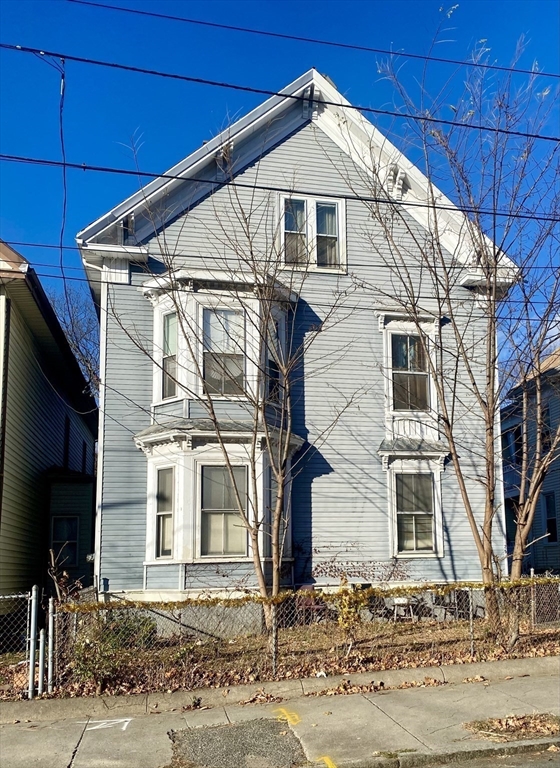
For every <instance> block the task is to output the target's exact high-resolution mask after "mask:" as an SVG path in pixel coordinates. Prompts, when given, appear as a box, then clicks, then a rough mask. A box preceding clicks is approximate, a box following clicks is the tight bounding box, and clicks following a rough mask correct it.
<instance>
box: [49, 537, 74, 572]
mask: <svg viewBox="0 0 560 768" xmlns="http://www.w3.org/2000/svg"><path fill="white" fill-rule="evenodd" d="M53 549H54V556H55V558H56V562H57V564H58V565H59V566H66V567H68V566H71V565H77V564H78V544H77V542H76V541H63V542H56V543H55V542H53Z"/></svg>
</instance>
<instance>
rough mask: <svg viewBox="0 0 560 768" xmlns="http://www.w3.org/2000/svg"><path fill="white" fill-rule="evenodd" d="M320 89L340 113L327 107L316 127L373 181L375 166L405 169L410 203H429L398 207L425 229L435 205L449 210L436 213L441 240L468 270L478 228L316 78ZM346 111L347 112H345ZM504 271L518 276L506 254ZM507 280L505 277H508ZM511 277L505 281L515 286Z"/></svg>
mask: <svg viewBox="0 0 560 768" xmlns="http://www.w3.org/2000/svg"><path fill="white" fill-rule="evenodd" d="M316 80H318V81H320V82H318V85H319V87H320V91H321V96H322V97H323V98H324V100H325V101H331V102H332V101H338V102H339V103H340V106H341V107H342V108H341V109H338V108H337V107H334V106H330V105H329V106H327V107H326V108H325V109H324V110H323V111H322V112H321V113H320V114H319V116H318V119H317V121H316V124H317V125H318V127H319V128H321V130H323V131H324V133H325V134H326V135H327V136H329V138H331V139H332V140H333V141H334V142H335V143H336V144H337V146H338V147H339V148H340V149H342V151H343V152H345V153H346V154H347V155H349V156H350V157H351V159H352V160H353V161H354V162H355V163H356V164H357V165H358V167H360V168H361V169H362V170H363V171H365V172H366V173H367V174H368V175H369V176H370V177H373V175H374V173H373V168H372V163H373V162H375V163H377V165H378V173H379V169H380V168H381V169H383V168H387V169H389V168H390V166H391V165H394V164H396V165H397V166H398V167H399V169H402V170H403V171H404V172H405V174H406V176H407V180H408V182H409V184H410V191H409V192H408V193H407V199H409V200H410V201H411V202H415V203H426V206H427V207H426V208H423V207H421V206H406V202H407V200H406V199H405V200H403V202H402V203H400V201H399V202H398V203H397V204H404V207H405V208H406V210H407V212H408V213H409V214H410V215H411V216H412V217H413V218H414V219H415V220H416V221H417V222H418V223H419V224H421V225H422V226H423V227H424V228H425V229H430V218H431V216H432V215H433V208H430V207H429V206H430V205H431V204H432V202H433V203H435V204H436V205H440V206H444V207H445V208H446V209H447V208H448V207H449V208H451V209H452V210H442V209H436V212H437V216H438V219H439V221H438V229H439V237H440V241H441V243H442V245H443V246H444V248H446V250H447V251H448V252H449V253H451V254H452V255H454V256H457V257H458V258H459V259H460V261H461V262H462V263H463V264H465V266H467V267H468V266H470V264H471V263H472V262H473V259H474V256H475V245H474V244H473V243H472V242H470V238H469V236H468V230H469V227H475V226H476V225H475V224H473V223H472V222H469V220H468V219H467V217H466V215H465V214H464V213H462V212H461V211H460V210H459V209H458V208H457V207H456V206H455V204H454V203H453V202H452V201H451V200H450V199H449V198H448V197H446V195H444V194H443V192H441V190H439V189H438V188H437V187H436V186H435V185H433V184H432V185H431V187H430V183H429V181H428V179H427V177H426V176H425V175H424V174H423V173H422V171H421V170H420V169H419V168H418V167H417V166H415V165H414V164H413V163H412V162H411V161H410V160H409V159H408V158H407V157H406V156H405V155H404V154H403V153H402V152H401V151H400V150H399V149H397V147H395V145H394V144H393V143H392V142H391V141H390V140H389V139H388V138H387V137H386V136H384V135H383V134H382V133H381V132H380V131H379V130H377V128H376V127H375V126H374V125H373V124H372V123H370V122H369V120H367V119H366V118H365V117H364V116H363V115H362V113H361V112H359V111H358V110H356V109H354V108H352V105H351V104H350V103H349V102H348V101H347V100H346V99H344V97H341V94H340V93H339V92H338V91H337V90H336V89H335V88H333V86H332V85H331V84H330V83H329V82H328V81H327V80H326V79H325V78H323V77H321V76H320V75H318V77H316ZM344 107H347V108H344ZM483 237H484V239H485V241H486V244H487V247H489V248H492V247H493V243H492V241H491V240H490V238H488V237H487V236H486V235H484V236H483ZM502 258H503V269H504V270H509V271H511V273H512V274H513V275H517V272H518V268H517V266H516V265H515V263H514V262H513V261H511V259H509V258H508V256H507V255H506V254H505V253H504V254H502ZM505 277H506V276H505ZM510 278H511V275H507V277H506V279H507V280H509V281H510V282H513V281H512V280H511V279H510Z"/></svg>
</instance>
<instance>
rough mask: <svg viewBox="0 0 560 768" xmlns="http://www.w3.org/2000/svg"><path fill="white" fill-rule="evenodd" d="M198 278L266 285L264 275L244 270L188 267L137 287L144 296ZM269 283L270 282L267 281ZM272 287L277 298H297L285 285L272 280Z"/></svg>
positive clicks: (152, 279) (154, 278) (167, 273)
mask: <svg viewBox="0 0 560 768" xmlns="http://www.w3.org/2000/svg"><path fill="white" fill-rule="evenodd" d="M191 280H200V281H201V282H209V283H237V284H243V285H247V286H248V287H250V286H257V287H258V286H259V285H266V284H267V281H266V275H262V276H261V275H254V274H253V273H252V272H248V271H246V270H225V269H205V268H203V267H192V268H189V269H186V268H183V269H177V270H175V271H174V272H166V273H165V274H163V275H155V276H154V277H152V278H150V279H149V280H146V281H145V282H144V283H142V286H141V288H140V289H139V290H140V291H141V292H142V293H143V294H144V296H146V297H149V296H150V295H153V294H154V293H156V294H161V293H165V291H169V290H171V289H172V288H173V286H174V285H175V284H176V283H178V282H181V281H191ZM268 284H269V285H270V282H269V283H268ZM274 289H275V291H276V292H277V294H278V300H280V301H291V302H294V301H296V299H297V296H296V294H295V293H291V292H290V291H289V290H288V289H287V288H286V287H285V286H283V285H282V284H281V283H279V282H278V281H277V280H274Z"/></svg>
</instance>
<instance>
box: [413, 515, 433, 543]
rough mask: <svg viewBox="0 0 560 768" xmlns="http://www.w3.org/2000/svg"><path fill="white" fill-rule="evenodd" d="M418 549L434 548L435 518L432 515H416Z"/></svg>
mask: <svg viewBox="0 0 560 768" xmlns="http://www.w3.org/2000/svg"><path fill="white" fill-rule="evenodd" d="M414 524H415V528H416V549H417V550H424V551H426V550H433V548H434V544H433V532H432V528H433V518H432V516H431V515H414Z"/></svg>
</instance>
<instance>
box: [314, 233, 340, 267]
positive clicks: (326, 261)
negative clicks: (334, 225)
mask: <svg viewBox="0 0 560 768" xmlns="http://www.w3.org/2000/svg"><path fill="white" fill-rule="evenodd" d="M317 266H318V267H327V268H328V267H331V268H335V267H338V266H340V265H339V261H338V240H337V239H336V237H324V236H321V235H318V236H317Z"/></svg>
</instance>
